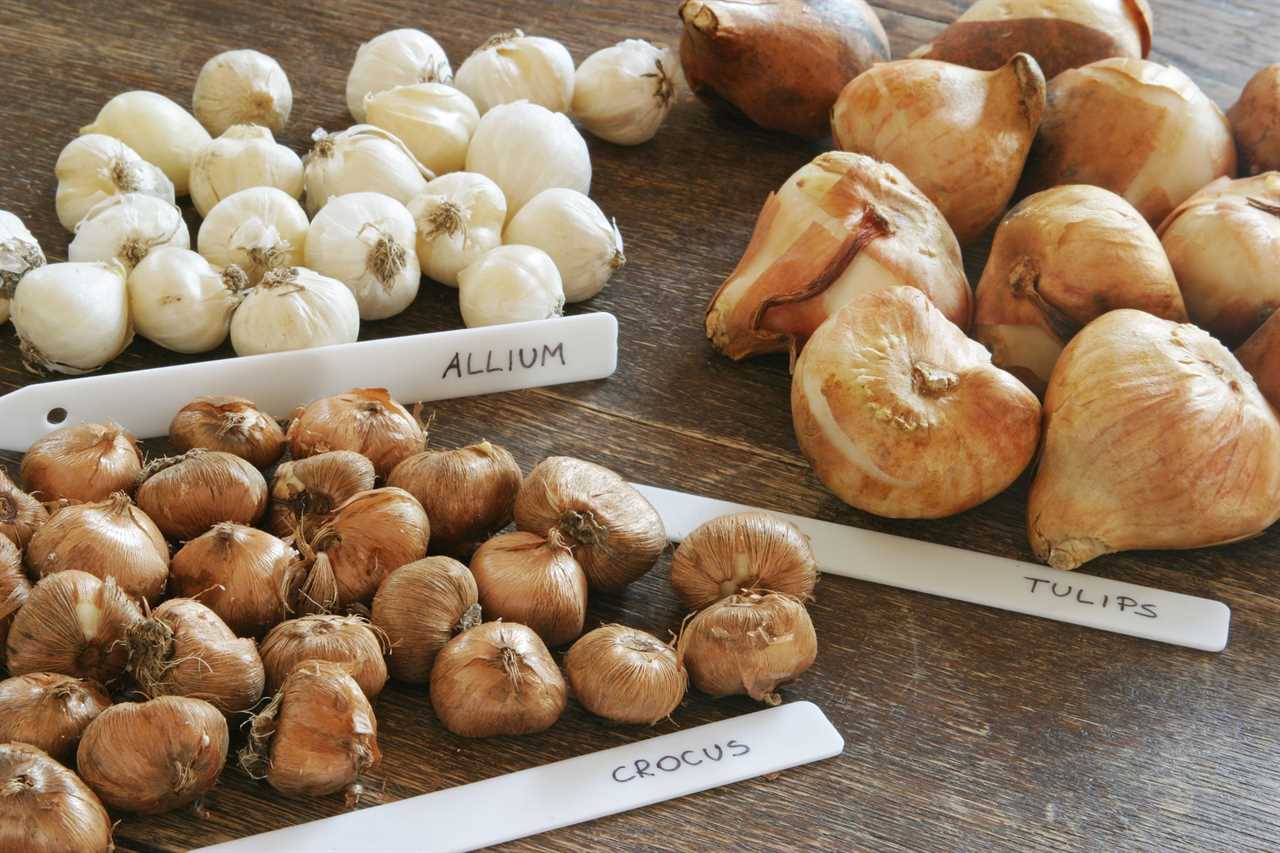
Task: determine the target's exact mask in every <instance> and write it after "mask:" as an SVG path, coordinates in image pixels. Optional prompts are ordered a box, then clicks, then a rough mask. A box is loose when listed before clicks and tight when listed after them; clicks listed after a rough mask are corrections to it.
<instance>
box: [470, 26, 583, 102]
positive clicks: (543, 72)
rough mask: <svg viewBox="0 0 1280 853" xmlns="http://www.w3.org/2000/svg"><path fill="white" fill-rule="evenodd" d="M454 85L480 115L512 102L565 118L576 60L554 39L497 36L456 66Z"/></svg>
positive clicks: (515, 33)
mask: <svg viewBox="0 0 1280 853" xmlns="http://www.w3.org/2000/svg"><path fill="white" fill-rule="evenodd" d="M453 83H454V85H455V86H457V87H458V88H459V89H461V90H462V91H463V92H465V93H466V94H467V96H468V97H470V98H471V100H472V101H474V102H475V105H476V109H478V110H479V111H480V114H481V115H484V114H485V113H487V112H488V111H489V110H491V109H493V108H494V107H496V106H498V105H500V104H509V103H511V102H513V101H529V102H530V103H533V104H539V105H541V106H544V107H546V108H547V109H549V110H551V111H552V112H557V113H564V112H568V111H569V105H570V103H571V102H572V101H573V57H572V56H570V55H569V51H567V50H565V47H564V45H562V44H560V42H558V41H555V40H553V39H549V38H543V37H542V36H526V35H525V34H524V33H522V32H521V31H520V30H512V31H511V32H508V33H498V34H497V35H495V36H491V37H490V38H489V39H488V40H487V41H486V42H485V43H484V44H482V45H480V47H478V48H476V50H475V52H474V53H472V54H471V55H470V56H468V57H467V59H466V61H464V62H463V63H462V65H460V66H458V75H457V77H456V78H454V81H453Z"/></svg>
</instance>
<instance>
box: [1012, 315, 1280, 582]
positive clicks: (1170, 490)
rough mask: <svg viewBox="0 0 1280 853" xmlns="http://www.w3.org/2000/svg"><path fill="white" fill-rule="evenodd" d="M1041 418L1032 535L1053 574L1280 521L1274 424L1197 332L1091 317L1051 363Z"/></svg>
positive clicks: (1242, 377) (1246, 380) (1218, 349)
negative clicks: (1111, 557)
mask: <svg viewBox="0 0 1280 853" xmlns="http://www.w3.org/2000/svg"><path fill="white" fill-rule="evenodd" d="M1044 418H1045V421H1044V447H1043V448H1042V449H1041V452H1040V462H1039V466H1038V468H1037V470H1036V478H1035V481H1034V482H1033V483H1032V484H1031V497H1030V501H1029V503H1028V506H1027V529H1028V533H1029V535H1030V538H1031V547H1032V549H1033V550H1034V551H1035V553H1036V556H1037V557H1039V558H1040V559H1042V560H1044V561H1046V562H1047V563H1049V565H1051V566H1053V567H1054V568H1056V569H1067V570H1069V569H1074V568H1076V567H1078V566H1080V565H1081V564H1083V563H1085V562H1087V561H1089V560H1092V559H1093V558H1095V557H1099V556H1101V555H1103V554H1109V553H1113V552H1115V551H1128V550H1133V549H1137V548H1141V549H1149V548H1199V547H1203V546H1207V545H1219V544H1224V543H1227V542H1234V541H1236V540H1238V539H1246V538H1249V537H1251V536H1256V535H1258V534H1260V533H1262V531H1264V530H1266V529H1267V528H1268V527H1270V526H1271V524H1272V523H1273V522H1275V521H1276V519H1277V517H1280V421H1277V420H1276V415H1275V411H1274V410H1273V409H1272V408H1271V406H1270V405H1269V404H1268V403H1267V401H1266V400H1265V399H1264V398H1263V396H1262V394H1261V393H1259V391H1258V388H1257V386H1256V385H1255V384H1254V382H1253V380H1252V379H1251V378H1250V377H1249V374H1248V373H1246V372H1245V370H1244V368H1242V367H1241V366H1240V364H1239V362H1237V361H1236V360H1235V358H1234V357H1233V356H1232V355H1231V353H1230V352H1228V351H1227V349H1226V348H1225V347H1223V346H1222V344H1220V343H1218V342H1217V341H1216V340H1214V339H1213V338H1212V337H1210V336H1209V334H1208V333H1207V332H1205V331H1203V330H1202V329H1199V328H1197V327H1195V326H1192V325H1190V324H1185V323H1183V324H1179V323H1173V322H1170V321H1169V320H1162V319H1160V318H1158V317H1153V316H1151V315H1150V314H1147V313H1145V312H1143V311H1134V310H1130V309H1121V310H1119V311H1112V312H1111V313H1109V314H1104V315H1103V316H1101V317H1099V318H1098V319H1097V320H1094V321H1093V322H1092V323H1090V324H1089V325H1088V326H1086V327H1085V328H1084V330H1083V331H1081V332H1080V334H1078V335H1076V336H1075V339H1074V340H1072V341H1071V343H1069V344H1067V348H1066V349H1065V350H1063V352H1062V357H1061V358H1059V359H1058V364H1057V366H1056V367H1054V369H1053V377H1052V378H1051V379H1050V380H1049V389H1048V391H1047V392H1045V398H1044Z"/></svg>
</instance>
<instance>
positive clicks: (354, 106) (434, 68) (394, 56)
mask: <svg viewBox="0 0 1280 853" xmlns="http://www.w3.org/2000/svg"><path fill="white" fill-rule="evenodd" d="M451 80H453V70H452V69H451V68H450V67H449V57H447V56H445V53H444V48H442V47H441V46H440V45H439V44H438V43H437V42H436V40H435V39H433V38H432V37H431V36H429V35H427V34H426V33H424V32H422V31H421V30H413V29H400V30H391V31H390V32H385V33H383V34H382V35H380V36H375V37H374V38H372V39H370V40H369V41H367V42H365V43H364V44H362V45H360V49H359V50H357V51H356V60H355V62H354V63H352V65H351V73H349V74H348V75H347V109H349V110H351V116H352V118H354V119H355V120H356V121H364V120H365V111H364V98H365V95H368V94H369V93H370V92H381V91H383V90H385V89H391V88H394V87H396V86H408V85H411V84H413V83H448V82H450V81H451Z"/></svg>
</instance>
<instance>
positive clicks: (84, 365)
mask: <svg viewBox="0 0 1280 853" xmlns="http://www.w3.org/2000/svg"><path fill="white" fill-rule="evenodd" d="M10 308H11V309H12V311H13V316H12V318H11V319H12V320H13V326H14V329H15V330H16V331H17V333H18V340H19V342H20V344H21V347H22V359H23V363H24V364H26V365H27V368H28V369H30V370H33V371H35V372H37V373H43V372H46V371H53V372H54V373H69V374H72V375H76V374H81V373H92V372H93V371H95V370H97V369H98V368H100V367H102V366H103V365H104V364H106V363H107V362H108V361H111V360H112V359H113V358H115V357H116V356H118V355H119V354H120V353H122V352H124V349H125V347H127V346H128V345H129V342H130V341H132V340H133V324H132V323H130V322H129V297H128V294H127V292H126V290H125V269H124V266H123V265H122V264H121V263H120V262H119V261H116V260H112V261H109V262H107V263H62V264H46V265H45V266H42V267H37V268H36V269H34V270H32V271H31V272H29V273H27V274H26V275H25V276H23V277H22V279H21V280H20V281H19V282H18V287H17V290H15V291H14V294H13V301H12V303H11V304H10Z"/></svg>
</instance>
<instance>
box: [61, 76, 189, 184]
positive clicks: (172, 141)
mask: <svg viewBox="0 0 1280 853" xmlns="http://www.w3.org/2000/svg"><path fill="white" fill-rule="evenodd" d="M80 133H82V134H85V133H105V134H106V135H107V136H114V137H115V138H116V139H119V140H122V141H123V142H124V143H125V144H127V145H128V146H129V147H130V148H132V149H133V150H134V151H136V152H138V155H139V156H140V157H142V159H143V160H146V161H147V162H148V163H154V164H155V165H156V166H159V167H160V169H161V170H162V171H163V172H164V173H165V175H166V176H167V177H168V178H169V180H170V181H172V182H173V190H174V192H175V193H177V194H178V195H179V196H184V195H186V194H187V181H188V178H189V176H190V174H191V162H192V161H193V160H195V157H196V153H197V152H198V151H199V150H200V149H201V148H203V147H204V146H206V145H208V144H209V140H210V138H211V137H210V136H209V132H208V131H207V130H205V129H204V127H203V126H201V124H200V122H198V121H196V118H195V116H193V115H191V113H189V112H187V111H186V110H184V109H183V108H182V107H180V106H178V105H177V104H175V103H174V102H173V101H171V100H169V99H168V98H166V97H165V96H164V95H157V94H156V93H155V92H143V91H132V92H123V93H121V94H119V95H116V96H115V97H114V98H112V99H111V100H109V101H107V103H106V104H104V105H103V107H102V109H101V110H99V111H98V117H97V118H96V119H94V121H93V124H90V125H86V126H85V127H82V128H80Z"/></svg>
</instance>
